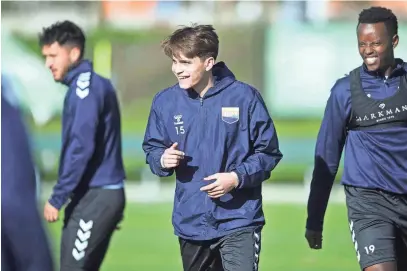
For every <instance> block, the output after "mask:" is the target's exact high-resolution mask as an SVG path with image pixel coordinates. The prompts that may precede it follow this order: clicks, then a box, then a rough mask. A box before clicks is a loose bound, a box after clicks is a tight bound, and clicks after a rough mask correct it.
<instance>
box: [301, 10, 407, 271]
mask: <svg viewBox="0 0 407 271" xmlns="http://www.w3.org/2000/svg"><path fill="white" fill-rule="evenodd" d="M397 30H398V23H397V18H396V16H395V15H394V14H393V12H392V11H391V10H389V9H386V8H382V7H372V8H369V9H365V10H363V11H362V12H361V13H360V15H359V22H358V25H357V38H358V45H359V53H360V56H361V57H362V59H363V65H362V66H360V67H358V68H356V69H354V70H353V71H351V72H350V74H349V76H346V77H344V78H341V79H339V80H338V81H337V82H336V84H335V85H334V87H333V88H332V90H331V95H330V98H329V100H328V103H327V106H326V110H325V115H324V119H323V121H322V124H321V129H320V132H319V135H318V140H317V144H316V152H315V168H314V173H313V179H312V183H311V191H310V195H309V201H308V219H307V226H306V228H307V230H306V234H305V235H306V238H307V240H308V242H309V246H310V247H311V248H313V249H320V248H321V247H322V228H323V220H324V214H325V210H326V207H327V204H328V199H329V194H330V191H331V188H332V184H333V182H334V178H335V175H336V173H337V170H338V166H339V161H340V158H341V153H342V150H343V147H344V146H345V142H346V156H345V160H344V162H345V167H344V173H343V176H342V184H343V185H344V187H345V194H346V204H347V208H348V217H349V227H350V231H351V236H352V241H353V243H354V247H355V249H356V255H357V258H358V261H359V263H360V267H361V269H362V270H365V271H397V270H399V271H400V270H407V265H406V262H407V258H406V255H407V250H406V249H405V245H406V244H407V64H406V63H405V62H404V61H403V60H401V59H397V58H395V57H394V48H396V46H397V44H398V42H399V37H398V35H397ZM403 242H404V244H403Z"/></svg>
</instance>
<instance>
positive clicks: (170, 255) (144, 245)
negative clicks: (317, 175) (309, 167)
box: [50, 203, 358, 271]
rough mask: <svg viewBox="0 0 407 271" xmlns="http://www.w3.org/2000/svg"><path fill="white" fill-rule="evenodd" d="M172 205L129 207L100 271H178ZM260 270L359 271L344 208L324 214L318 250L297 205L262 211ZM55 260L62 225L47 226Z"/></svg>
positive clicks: (268, 207) (334, 206)
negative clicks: (310, 242) (307, 237)
mask: <svg viewBox="0 0 407 271" xmlns="http://www.w3.org/2000/svg"><path fill="white" fill-rule="evenodd" d="M171 208H172V206H171V204H170V203H159V204H151V203H150V204H142V203H128V205H127V208H126V214H125V220H124V221H123V224H122V228H121V230H119V231H117V232H116V233H115V235H114V238H113V240H112V243H111V246H110V250H109V252H108V255H107V257H106V259H105V261H104V264H103V267H102V269H101V270H102V271H133V270H143V271H144V270H146V271H147V270H149V271H158V270H159V271H180V270H182V267H181V261H180V255H179V248H178V242H177V239H176V237H175V236H174V235H173V231H172V225H171V221H170V219H171ZM264 208H265V213H266V219H267V225H266V227H265V228H264V230H263V233H262V234H263V236H262V250H261V255H260V269H259V270H263V271H273V270H276V271H354V270H358V265H357V259H356V256H355V251H354V248H353V245H352V242H351V237H350V234H349V227H348V224H347V219H346V209H345V206H344V205H343V204H330V205H329V207H328V210H327V216H326V225H325V228H326V230H325V232H324V243H323V250H320V251H315V250H310V249H309V248H308V247H307V244H306V241H305V238H304V237H303V235H304V223H305V217H306V207H305V206H304V205H302V204H267V205H265V207H264ZM50 230H51V233H52V234H51V236H52V237H53V241H54V245H55V250H54V251H55V256H56V257H58V256H57V255H58V247H59V236H60V230H61V224H59V223H58V224H52V225H51V226H50Z"/></svg>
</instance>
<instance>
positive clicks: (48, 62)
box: [45, 57, 52, 69]
mask: <svg viewBox="0 0 407 271" xmlns="http://www.w3.org/2000/svg"><path fill="white" fill-rule="evenodd" d="M45 66H46V67H47V68H49V69H50V68H51V66H52V60H51V59H50V58H48V57H47V58H46V59H45Z"/></svg>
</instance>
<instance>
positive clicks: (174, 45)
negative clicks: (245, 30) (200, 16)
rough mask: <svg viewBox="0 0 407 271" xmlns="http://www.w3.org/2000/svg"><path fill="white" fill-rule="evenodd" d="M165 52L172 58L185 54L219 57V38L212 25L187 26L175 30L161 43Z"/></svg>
mask: <svg viewBox="0 0 407 271" xmlns="http://www.w3.org/2000/svg"><path fill="white" fill-rule="evenodd" d="M161 47H162V48H163V50H164V53H165V54H166V55H167V56H168V57H170V58H172V57H173V56H176V57H179V56H180V54H183V55H184V56H185V57H187V58H194V57H199V58H201V59H202V58H208V57H213V58H214V59H215V60H216V58H217V57H218V51H219V38H218V35H217V34H216V32H215V29H214V28H213V26H212V25H197V24H193V25H192V26H185V27H182V28H180V29H177V30H176V31H174V32H173V33H172V34H171V35H170V36H169V37H167V38H166V39H165V40H164V41H163V42H162V44H161Z"/></svg>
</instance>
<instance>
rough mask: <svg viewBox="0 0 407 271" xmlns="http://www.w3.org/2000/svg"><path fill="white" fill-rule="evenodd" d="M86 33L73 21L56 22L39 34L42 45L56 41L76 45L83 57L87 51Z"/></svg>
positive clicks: (62, 44) (60, 43) (61, 43)
mask: <svg viewBox="0 0 407 271" xmlns="http://www.w3.org/2000/svg"><path fill="white" fill-rule="evenodd" d="M85 41H86V39H85V35H84V34H83V31H82V29H81V28H80V27H79V26H77V25H76V24H74V23H73V22H71V21H63V22H56V23H54V24H53V25H51V26H49V27H45V28H43V29H42V33H40V34H39V43H40V46H41V47H42V46H44V45H51V44H53V43H54V42H58V43H59V45H61V46H64V45H67V46H75V47H79V49H80V51H81V54H80V58H82V57H83V54H84V51H85Z"/></svg>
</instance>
